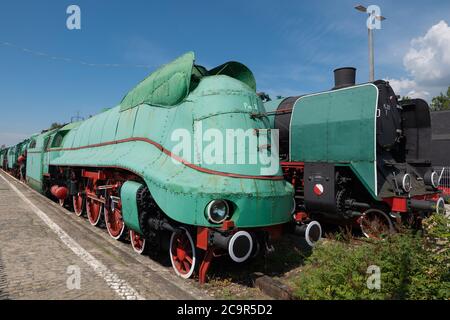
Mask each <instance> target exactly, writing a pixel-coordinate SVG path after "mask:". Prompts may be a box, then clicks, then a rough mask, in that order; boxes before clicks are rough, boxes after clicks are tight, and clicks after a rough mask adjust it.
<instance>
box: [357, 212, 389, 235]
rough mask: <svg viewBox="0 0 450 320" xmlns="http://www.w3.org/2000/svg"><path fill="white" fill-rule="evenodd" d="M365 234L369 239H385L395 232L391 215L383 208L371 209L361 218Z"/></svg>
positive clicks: (360, 221) (362, 229)
mask: <svg viewBox="0 0 450 320" xmlns="http://www.w3.org/2000/svg"><path fill="white" fill-rule="evenodd" d="M359 226H360V228H361V231H362V233H363V235H364V236H365V237H367V238H369V239H378V240H380V239H383V238H386V236H388V235H389V234H392V233H394V232H395V229H394V225H393V224H392V220H391V219H390V218H389V216H388V215H387V214H386V213H384V212H383V211H381V210H377V209H370V210H367V211H366V212H364V213H363V215H362V216H361V218H360V220H359Z"/></svg>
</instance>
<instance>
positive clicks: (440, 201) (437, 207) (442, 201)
mask: <svg viewBox="0 0 450 320" xmlns="http://www.w3.org/2000/svg"><path fill="white" fill-rule="evenodd" d="M440 204H442V205H441V206H440ZM439 209H444V215H445V214H446V209H445V200H444V198H442V197H441V198H439V199H438V201H436V214H442V213H441V212H440V211H439Z"/></svg>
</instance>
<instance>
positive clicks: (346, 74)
mask: <svg viewBox="0 0 450 320" xmlns="http://www.w3.org/2000/svg"><path fill="white" fill-rule="evenodd" d="M355 83H356V68H352V67H345V68H339V69H336V70H334V88H333V90H336V89H341V88H346V87H351V86H354V85H355Z"/></svg>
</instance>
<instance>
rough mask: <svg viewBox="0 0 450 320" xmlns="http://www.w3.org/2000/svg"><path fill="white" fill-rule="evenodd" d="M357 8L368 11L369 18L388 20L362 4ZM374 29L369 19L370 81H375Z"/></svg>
mask: <svg viewBox="0 0 450 320" xmlns="http://www.w3.org/2000/svg"><path fill="white" fill-rule="evenodd" d="M369 8H370V7H369ZM355 9H356V10H358V11H360V12H364V13H367V14H368V15H369V19H370V18H372V17H373V18H374V19H377V20H378V21H383V20H386V18H385V17H383V16H380V15H375V14H376V12H375V11H373V12H369V10H368V9H367V8H366V7H364V6H362V5H357V6H356V7H355ZM378 9H379V8H378ZM373 29H374V27H373V25H371V24H369V20H368V21H367V30H368V35H369V81H370V82H374V81H375V52H374V44H373Z"/></svg>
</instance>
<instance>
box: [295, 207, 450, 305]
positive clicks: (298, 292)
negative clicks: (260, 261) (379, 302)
mask: <svg viewBox="0 0 450 320" xmlns="http://www.w3.org/2000/svg"><path fill="white" fill-rule="evenodd" d="M448 223H449V220H448V219H446V218H445V217H443V216H437V215H436V216H433V217H432V218H429V219H428V220H427V221H425V222H424V232H423V234H422V232H421V233H420V234H418V233H417V234H415V233H413V232H412V231H403V232H401V233H397V234H395V235H392V236H390V237H388V238H387V239H385V240H383V241H370V240H363V241H360V242H357V243H351V242H343V241H328V242H323V243H321V244H319V245H318V246H317V247H316V248H315V249H314V252H313V254H312V255H311V256H310V257H309V258H308V259H307V260H306V262H305V268H304V270H303V272H301V273H300V275H298V276H296V278H294V279H292V280H291V285H292V286H293V289H294V290H293V293H294V296H295V297H296V298H298V299H449V298H450V274H449V265H450V264H449V262H450V261H449V241H450V238H449V225H448ZM372 265H374V266H378V267H379V268H380V272H381V274H380V275H381V277H380V280H381V282H380V288H379V289H369V288H368V286H367V280H368V278H369V277H370V276H371V274H370V273H369V274H368V273H367V271H368V267H369V266H372Z"/></svg>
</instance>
